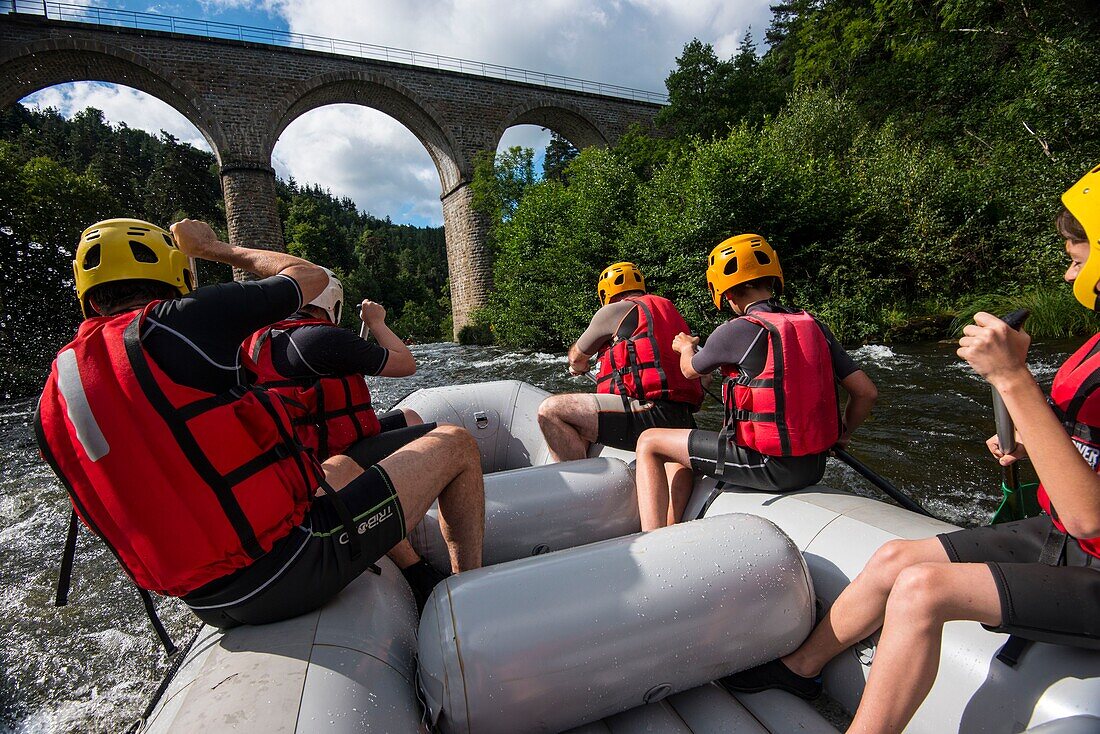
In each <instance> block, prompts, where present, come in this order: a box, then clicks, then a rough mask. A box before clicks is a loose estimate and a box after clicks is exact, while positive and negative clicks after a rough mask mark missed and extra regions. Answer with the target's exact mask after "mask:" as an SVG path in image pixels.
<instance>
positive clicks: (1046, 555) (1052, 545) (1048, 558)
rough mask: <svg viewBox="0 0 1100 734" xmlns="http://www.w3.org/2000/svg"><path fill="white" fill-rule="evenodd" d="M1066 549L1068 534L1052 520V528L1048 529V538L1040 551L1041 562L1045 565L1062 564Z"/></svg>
mask: <svg viewBox="0 0 1100 734" xmlns="http://www.w3.org/2000/svg"><path fill="white" fill-rule="evenodd" d="M1065 551H1066V534H1065V533H1063V532H1062V531H1061V530H1059V529H1058V528H1057V527H1056V526H1055V525H1054V523H1053V522H1052V523H1051V524H1050V530H1048V531H1047V539H1046V541H1045V542H1044V543H1043V549H1042V550H1041V551H1039V563H1041V564H1043V565H1044V566H1061V565H1062V556H1063V554H1064V553H1065Z"/></svg>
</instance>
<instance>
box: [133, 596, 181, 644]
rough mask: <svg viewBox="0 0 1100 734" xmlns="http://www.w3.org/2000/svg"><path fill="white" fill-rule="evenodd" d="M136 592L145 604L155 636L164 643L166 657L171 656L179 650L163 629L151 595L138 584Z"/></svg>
mask: <svg viewBox="0 0 1100 734" xmlns="http://www.w3.org/2000/svg"><path fill="white" fill-rule="evenodd" d="M138 594H140V595H141V601H142V603H143V604H144V605H145V613H146V614H147V615H148V616H149V621H150V622H151V623H152V624H153V629H154V630H155V631H156V633H157V637H158V638H160V644H162V645H164V652H166V653H167V654H168V657H172V656H173V655H175V654H176V653H177V652H179V648H177V647H176V645H175V643H173V642H172V638H171V637H169V636H168V630H166V629H164V625H163V624H161V621H160V617H158V616H157V608H156V607H155V606H153V596H152V595H151V594H150V593H149V592H148V591H146V590H145V589H143V588H141V587H140V586H139V587H138Z"/></svg>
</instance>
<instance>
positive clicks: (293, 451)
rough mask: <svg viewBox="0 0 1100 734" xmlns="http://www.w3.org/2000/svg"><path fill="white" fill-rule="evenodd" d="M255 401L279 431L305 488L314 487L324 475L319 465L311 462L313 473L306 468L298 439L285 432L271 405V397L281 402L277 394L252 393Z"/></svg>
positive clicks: (284, 427)
mask: <svg viewBox="0 0 1100 734" xmlns="http://www.w3.org/2000/svg"><path fill="white" fill-rule="evenodd" d="M254 394H255V395H256V399H257V400H259V401H260V405H262V406H263V408H264V410H266V411H267V414H268V415H269V416H271V422H272V423H274V424H275V428H276V430H278V431H279V437H280V438H282V440H283V445H284V446H286V447H287V448H288V449H289V450H290V455H291V456H292V457H294V464H295V465H296V466H297V467H298V472H299V473H300V474H301V475H302V481H303V482H304V486H306V487H314V486H315V485H316V484H317V482H318V481H320V480H321V479H323V478H324V474H323V473H322V471H321V465H320V464H319V463H318V462H317V461H316V460H312V461H313V464H312V466H314V467H316V468H315V470H314V471H313V472H310V471H309V470H308V469H307V468H306V462H305V459H303V456H302V455H303V453H304V451H303V449H302V445H301V444H300V443H299V442H298V437H297V436H296V435H294V434H293V433H292V432H291V431H288V430H287V427H286V426H284V425H283V421H282V419H281V418H280V417H279V413H278V412H277V411H276V410H275V406H274V405H273V404H272V402H271V401H272V395H274V397H275V399H277V400H282V398H281V397H280V396H279V395H278V393H268V392H267V391H266V390H256V391H254Z"/></svg>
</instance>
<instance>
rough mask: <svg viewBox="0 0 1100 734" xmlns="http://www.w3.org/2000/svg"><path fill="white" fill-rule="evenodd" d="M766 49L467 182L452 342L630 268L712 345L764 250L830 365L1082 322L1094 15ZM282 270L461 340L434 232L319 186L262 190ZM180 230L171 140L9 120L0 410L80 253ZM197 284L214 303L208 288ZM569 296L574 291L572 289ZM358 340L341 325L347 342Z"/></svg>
mask: <svg viewBox="0 0 1100 734" xmlns="http://www.w3.org/2000/svg"><path fill="white" fill-rule="evenodd" d="M772 11H773V14H772V19H771V22H770V25H769V27H768V28H767V29H766V31H765V32H764V34H763V38H762V39H761V40H762V42H763V43H761V44H759V45H758V43H757V40H756V39H755V38H754V36H753V35H751V34H749V35H746V37H745V38H744V40H743V42H742V43H741V45H740V47H739V50H738V51H737V53H736V54H734V55H733V56H732V57H730V58H728V59H723V58H720V57H719V56H718V55H717V54H716V53H715V51H714V49H713V47H711V46H710V45H708V44H706V43H703V42H701V41H699V40H697V39H696V40H691V41H690V42H688V43H686V45H685V46H684V48H683V51H682V53H681V55H680V56H679V57H678V58H677V59H676V66H675V68H674V69H673V71H672V72H671V73H670V74H669V76H668V78H667V80H666V86H667V88H668V93H669V104H668V105H667V107H665V108H664V109H662V111H661V112H660V114H659V116H658V119H657V123H658V124H657V126H656V128H653V129H641V128H635V129H633V130H631V131H630V132H629V133H628V134H627V135H625V136H624V137H623V138H622V139H620V140H619V141H617V143H616V144H615V145H614V146H612V147H610V148H607V149H596V148H590V149H587V150H584V151H580V152H578V151H577V150H576V149H574V148H573V147H572V146H571V145H570V144H569V143H568V141H567V140H565V139H563V138H561V137H560V136H558V135H554V136H552V139H551V142H550V146H549V147H548V148H547V150H546V155H545V163H544V167H543V171H542V172H541V173H540V172H537V171H536V167H535V165H534V152H533V151H531V150H525V149H519V148H514V149H511V150H507V151H503V152H501V153H499V154H494V153H493V152H488V153H485V154H483V155H482V156H481V157H480V158H479V159H478V160H477V161H476V167H475V175H474V180H473V183H472V186H473V190H474V197H475V205H476V206H477V207H478V209H480V210H481V211H482V212H483V213H484V214H485V215H486V216H487V217H488V218H489V221H490V225H491V235H490V236H491V239H492V245H493V248H494V253H495V265H494V279H495V290H494V292H493V294H492V296H491V302H490V304H489V306H488V307H487V308H485V309H483V310H481V311H479V312H477V313H475V320H474V323H473V325H472V326H471V327H469V328H467V329H466V330H465V334H464V335H463V336H464V337H465V339H466V340H467V341H474V342H490V341H495V342H497V343H500V344H502V345H506V346H514V347H525V348H558V349H560V348H562V347H564V346H566V345H568V344H569V343H571V342H572V341H573V340H574V339H576V337H577V336H578V335H579V333H580V331H581V329H582V328H583V326H584V324H586V323H587V321H588V318H589V317H590V316H591V314H592V312H593V311H594V310H595V309H596V307H597V306H598V304H597V301H596V293H595V282H596V277H597V274H598V273H599V271H600V270H601V269H602V268H604V267H605V266H606V265H607V264H609V263H611V262H614V261H617V260H632V261H635V262H637V263H638V264H639V265H640V266H641V268H642V269H643V271H644V272H645V274H646V278H647V281H648V283H649V284H650V287H651V290H653V291H654V292H657V293H661V294H664V295H666V296H668V297H670V298H672V299H673V300H675V301H676V303H677V304H678V305H679V306H680V308H681V310H682V311H683V312H684V313H685V315H686V316H687V318H688V321H689V323H690V324H691V325H692V326H693V328H694V329H695V330H696V331H698V332H700V333H704V334H705V333H709V331H710V330H712V329H713V328H714V327H715V326H716V325H717V324H718V323H720V322H721V321H722V320H723V319H724V316H723V315H722V314H720V313H718V312H717V311H715V310H714V308H713V305H712V304H711V303H710V299H709V297H708V295H707V291H706V282H705V279H704V260H705V257H706V255H707V253H708V252H709V251H710V249H711V248H712V247H713V246H714V245H716V244H717V243H718V242H720V241H721V240H723V239H725V238H727V237H729V236H731V235H734V234H737V233H742V232H755V233H758V234H762V235H764V236H765V237H766V238H767V239H768V240H769V241H770V242H771V243H772V244H773V245H774V246H775V247H776V248H777V250H778V252H779V254H780V258H781V261H782V263H783V266H784V270H785V273H786V280H787V293H786V298H787V300H788V301H789V302H791V303H793V304H795V305H798V306H802V307H805V308H808V309H810V310H811V311H813V312H814V313H816V314H817V315H818V316H820V317H822V318H823V319H824V320H825V321H827V322H828V323H829V325H830V326H831V327H832V329H833V331H834V332H835V333H836V334H837V335H838V336H839V337H840V338H841V339H842V340H844V341H846V342H849V343H858V342H866V341H901V340H915V339H928V338H942V337H944V336H947V335H948V333H949V332H950V330H951V329H952V328H956V327H957V325H958V323H960V322H961V321H963V320H965V318H966V317H967V316H968V315H969V314H971V313H973V311H974V310H976V309H977V308H983V309H986V310H994V311H998V310H1000V311H1005V310H1009V309H1010V308H1014V307H1018V306H1021V305H1028V306H1031V307H1032V308H1033V310H1034V311H1035V312H1036V313H1035V315H1034V316H1033V317H1032V319H1031V321H1030V322H1029V328H1030V329H1031V330H1032V331H1033V332H1034V333H1038V334H1039V335H1045V336H1064V335H1070V334H1080V333H1085V332H1086V331H1088V330H1090V329H1095V328H1096V327H1097V325H1098V322H1097V319H1096V318H1095V316H1094V315H1093V314H1088V313H1086V312H1085V311H1083V310H1082V309H1080V308H1079V307H1078V306H1077V305H1076V303H1075V302H1074V301H1073V299H1072V296H1071V295H1070V293H1069V291H1068V289H1067V288H1065V287H1064V285H1062V284H1061V283H1060V281H1059V275H1060V273H1061V272H1062V270H1063V267H1064V265H1063V261H1064V255H1063V253H1062V243H1061V242H1060V240H1059V239H1058V237H1057V235H1056V234H1055V232H1054V229H1053V227H1052V224H1051V223H1052V220H1053V217H1054V216H1055V214H1056V212H1057V210H1058V206H1059V203H1058V195H1059V194H1060V193H1061V192H1062V191H1063V190H1064V189H1065V188H1066V187H1067V186H1068V185H1069V184H1071V183H1072V182H1073V181H1075V180H1076V179H1077V178H1078V177H1079V176H1080V175H1081V174H1082V173H1083V172H1084V171H1086V170H1087V169H1088V168H1089V167H1090V166H1092V165H1095V164H1097V163H1098V162H1100V48H1098V46H1097V45H1096V44H1095V43H1094V42H1093V41H1094V39H1095V38H1096V37H1097V35H1098V33H1100V13H1098V12H1097V11H1096V6H1095V3H1094V2H1093V0H1043V1H1042V2H1039V1H1038V0H781V2H777V3H776V4H774V5H773V6H772ZM277 187H278V197H279V208H280V209H279V210H280V215H281V218H282V222H283V227H284V235H285V240H286V242H287V245H288V248H289V249H290V251H291V252H294V253H297V254H301V255H303V256H305V257H307V258H309V259H311V260H315V261H317V262H320V263H324V264H327V265H329V266H332V267H335V269H337V270H338V271H339V272H340V273H341V275H342V276H343V278H344V283H345V287H346V289H347V293H348V297H349V300H356V299H359V298H362V297H369V298H372V299H375V300H380V301H382V302H383V303H385V305H386V306H387V308H388V309H389V320H390V322H391V324H393V325H394V328H395V331H396V332H397V333H398V334H399V335H401V336H404V337H410V338H412V339H414V340H417V341H428V340H436V339H441V338H448V336H449V335H450V333H451V324H450V308H449V306H450V304H449V295H448V288H447V270H446V255H445V246H444V237H443V231H442V228H418V227H412V226H408V225H397V224H394V223H393V222H391V221H390V220H389V219H388V218H387V219H379V218H377V217H375V216H372V215H371V214H368V213H365V212H362V211H359V210H358V209H357V207H356V205H355V204H354V202H352V201H350V200H348V199H346V198H345V199H340V198H337V197H334V196H332V195H331V194H330V193H329V192H328V191H326V190H324V189H322V188H320V187H317V186H300V185H299V184H297V183H296V182H294V181H279V182H278V184H277ZM117 216H133V217H139V218H142V219H147V220H150V221H153V222H158V223H162V224H168V223H170V222H172V221H175V220H176V219H178V218H180V217H183V216H189V217H195V218H200V219H204V220H207V221H209V222H211V223H212V224H213V225H214V227H215V229H218V230H220V231H221V232H222V233H223V234H224V232H225V213H224V203H223V201H222V197H221V189H220V185H219V181H218V175H217V166H216V162H215V160H214V157H213V156H212V155H211V154H209V153H206V152H204V151H201V150H197V149H195V148H193V147H191V146H189V145H186V144H183V143H181V142H180V141H178V140H176V139H174V138H172V137H171V136H169V135H167V134H161V135H158V136H153V135H149V134H147V133H145V132H143V131H140V130H135V129H132V128H129V127H128V126H126V125H125V124H119V125H110V124H107V123H106V122H105V120H104V118H103V114H102V113H101V112H99V111H98V110H95V109H88V110H85V111H83V112H81V113H79V114H77V115H76V116H74V117H73V118H72V119H65V118H64V117H62V116H61V115H60V114H59V113H57V112H56V111H54V110H46V111H32V110H29V109H27V108H24V107H22V106H20V105H15V106H13V107H12V108H10V109H8V110H4V111H2V112H0V248H2V249H0V252H3V253H4V255H5V257H4V258H3V260H2V261H0V396H16V395H26V394H31V393H33V392H35V391H36V390H37V389H38V387H39V386H40V385H41V382H42V380H43V378H44V375H45V371H46V369H47V367H48V364H49V361H50V360H51V359H52V357H53V354H54V353H55V351H56V350H57V349H58V348H59V347H60V346H61V345H63V344H64V343H65V341H67V340H68V339H69V338H70V337H71V335H72V334H73V332H74V330H75V327H76V324H77V322H78V320H79V318H80V316H79V309H78V307H77V304H76V300H75V298H74V297H73V293H72V279H71V255H72V250H73V247H74V246H75V243H76V241H77V237H78V236H79V234H80V232H81V230H82V229H83V228H84V227H85V226H87V225H88V224H89V223H92V222H95V221H97V220H99V219H103V218H107V217H117ZM199 276H200V282H211V281H216V280H222V279H227V278H228V277H229V272H228V270H227V269H224V268H219V267H218V266H215V265H211V264H204V265H203V266H202V268H201V269H200V273H199ZM578 283H583V284H584V286H583V287H582V288H578ZM352 317H353V315H352V313H351V310H348V311H346V318H347V319H349V324H350V319H351V318H352Z"/></svg>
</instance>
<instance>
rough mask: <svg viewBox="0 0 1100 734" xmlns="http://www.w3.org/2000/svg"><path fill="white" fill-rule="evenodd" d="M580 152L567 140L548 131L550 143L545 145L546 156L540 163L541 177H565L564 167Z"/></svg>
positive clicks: (557, 178) (561, 178)
mask: <svg viewBox="0 0 1100 734" xmlns="http://www.w3.org/2000/svg"><path fill="white" fill-rule="evenodd" d="M579 154H580V151H579V150H577V149H576V148H575V147H573V144H572V143H570V142H569V141H568V140H566V139H565V138H563V137H562V136H560V135H558V134H557V133H556V132H553V131H551V132H550V143H549V144H548V145H547V146H546V156H545V158H544V159H543V164H542V177H543V178H550V179H555V180H558V181H561V180H563V179H564V178H565V168H566V166H568V165H569V162H570V161H572V160H573V159H574V158H576V157H577V156H578V155H579Z"/></svg>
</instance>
